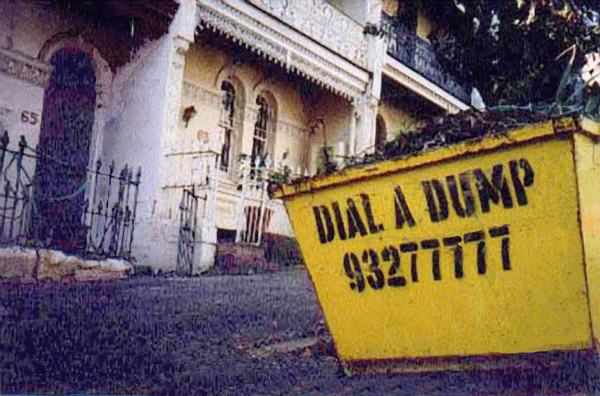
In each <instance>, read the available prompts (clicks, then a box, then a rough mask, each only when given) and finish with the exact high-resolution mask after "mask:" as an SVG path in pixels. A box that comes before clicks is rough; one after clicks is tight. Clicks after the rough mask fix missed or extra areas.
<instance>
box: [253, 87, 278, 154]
mask: <svg viewBox="0 0 600 396" xmlns="http://www.w3.org/2000/svg"><path fill="white" fill-rule="evenodd" d="M256 104H257V105H258V114H257V116H256V124H254V137H253V139H252V162H254V161H255V159H256V158H261V159H263V158H265V157H266V156H267V155H268V154H269V138H270V136H269V135H270V132H271V131H270V129H271V123H272V122H273V120H272V119H271V114H272V109H271V107H270V106H269V102H267V99H265V97H264V96H259V97H257V98H256Z"/></svg>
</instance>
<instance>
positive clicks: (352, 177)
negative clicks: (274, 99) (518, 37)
mask: <svg viewBox="0 0 600 396" xmlns="http://www.w3.org/2000/svg"><path fill="white" fill-rule="evenodd" d="M577 121H589V120H588V119H586V118H583V117H582V119H581V120H576V119H575V118H574V117H563V118H559V119H550V120H548V121H544V122H540V123H536V124H531V125H527V126H524V127H521V128H515V129H510V130H507V131H506V132H505V133H503V134H501V135H494V136H488V137H485V138H483V139H482V140H477V141H466V142H462V143H460V144H455V145H449V146H444V147H440V148H438V149H435V150H431V151H426V152H421V153H415V154H413V155H410V156H407V157H402V158H397V159H389V160H385V161H381V162H378V163H376V164H369V165H361V166H358V167H353V168H348V169H343V170H341V171H340V172H338V173H336V174H331V175H327V176H323V177H318V178H313V179H311V180H308V181H303V182H301V183H297V184H286V185H279V186H277V188H276V189H275V190H274V191H273V192H272V197H273V198H274V199H283V200H284V201H285V200H286V199H289V198H293V197H296V196H298V195H303V194H308V193H312V192H315V191H319V190H323V189H327V188H332V187H336V186H339V185H344V184H348V183H353V182H358V181H363V180H367V179H372V178H374V177H381V176H385V175H389V174H393V173H400V172H406V171H410V170H412V169H415V168H419V167H422V166H427V165H432V164H435V163H439V162H442V161H448V160H452V159H456V158H460V157H463V156H466V155H474V154H478V153H485V152H489V151H493V150H497V149H500V148H503V147H510V146H514V145H518V144H523V143H528V142H531V141H533V140H538V139H540V138H548V137H552V136H561V135H568V136H570V135H572V134H574V133H581V134H586V135H592V136H594V137H595V138H598V137H599V136H600V126H599V128H598V129H599V130H598V131H596V130H590V129H588V128H585V129H581V127H579V125H578V124H577ZM599 125H600V124H599Z"/></svg>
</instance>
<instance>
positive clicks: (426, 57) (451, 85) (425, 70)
mask: <svg viewBox="0 0 600 396" xmlns="http://www.w3.org/2000/svg"><path fill="white" fill-rule="evenodd" d="M382 26H383V29H384V31H385V33H386V37H387V53H388V55H390V56H391V57H392V58H394V59H396V60H397V61H399V62H400V63H402V64H404V65H405V66H408V67H409V68H411V69H412V70H414V71H416V72H417V73H419V74H420V75H421V76H423V77H425V78H426V79H428V80H429V81H431V82H432V83H434V84H436V85H437V86H438V87H440V88H442V89H443V90H444V91H446V92H448V93H449V94H451V95H452V96H454V97H455V98H457V99H460V100H462V101H463V102H467V103H469V102H470V95H469V94H468V93H467V91H466V90H465V88H464V87H462V86H460V85H459V84H458V83H457V82H456V79H455V78H454V77H452V76H451V75H450V74H449V73H447V72H446V71H444V69H443V68H442V67H441V65H440V64H439V62H438V61H437V59H436V57H435V52H434V51H433V48H432V46H431V44H430V43H428V42H427V41H426V40H424V39H422V38H421V37H419V36H417V34H416V33H414V32H412V31H410V30H409V29H408V28H407V27H405V26H404V25H402V24H396V25H393V24H392V23H391V21H390V18H389V17H388V16H387V15H385V14H384V15H383V17H382Z"/></svg>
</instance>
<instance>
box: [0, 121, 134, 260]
mask: <svg viewBox="0 0 600 396" xmlns="http://www.w3.org/2000/svg"><path fill="white" fill-rule="evenodd" d="M10 143H11V142H10V138H9V134H8V132H7V131H4V132H3V134H2V135H1V136H0V244H1V245H5V246H6V245H24V246H35V247H40V248H51V249H58V250H62V251H64V252H65V253H70V254H77V255H79V256H82V257H87V258H106V257H111V258H126V259H132V256H131V252H132V242H133V235H134V230H135V217H136V211H137V199H138V193H139V185H140V180H141V168H138V169H137V171H136V172H135V173H134V171H133V169H132V168H130V167H129V166H128V165H125V166H124V167H123V168H121V170H120V171H119V170H117V169H116V168H115V164H114V162H112V163H110V164H108V165H106V164H103V162H102V161H101V160H100V159H99V160H98V161H97V162H96V163H95V166H94V167H93V169H80V168H77V167H74V166H73V165H72V164H70V163H68V162H66V161H61V160H58V159H56V158H53V157H52V156H50V155H48V154H47V153H48V152H49V150H45V151H44V152H41V151H36V150H35V149H33V148H31V147H30V146H29V145H28V144H27V141H26V139H25V137H24V136H21V138H20V140H19V142H18V147H17V148H16V149H11V148H9V145H10Z"/></svg>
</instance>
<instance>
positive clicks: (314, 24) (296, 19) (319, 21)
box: [248, 0, 367, 67]
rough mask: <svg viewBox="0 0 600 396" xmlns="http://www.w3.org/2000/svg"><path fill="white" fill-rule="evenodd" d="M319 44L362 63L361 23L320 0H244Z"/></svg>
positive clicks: (363, 48)
mask: <svg viewBox="0 0 600 396" xmlns="http://www.w3.org/2000/svg"><path fill="white" fill-rule="evenodd" d="M248 1H249V2H250V3H252V4H254V5H255V6H257V7H259V8H261V9H262V10H263V11H265V12H267V13H269V14H271V15H273V16H274V17H276V18H278V19H279V20H281V21H282V22H284V23H286V24H288V25H290V26H292V27H294V28H295V29H297V30H299V31H300V32H302V33H304V34H305V35H307V36H309V37H310V38H312V39H313V40H315V41H317V42H318V43H320V44H321V45H323V46H325V47H328V48H329V49H331V50H332V51H333V52H336V53H338V54H339V55H341V56H343V57H345V58H346V59H348V60H350V61H352V62H354V63H355V64H357V65H359V66H363V67H364V66H365V64H366V53H367V41H366V39H365V35H364V34H363V27H362V26H361V25H360V24H358V23H357V22H355V21H354V20H352V19H351V18H350V17H349V16H347V15H345V14H344V13H342V12H341V11H339V10H338V9H337V8H335V7H333V6H331V5H330V4H327V2H325V1H324V0H248Z"/></svg>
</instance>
